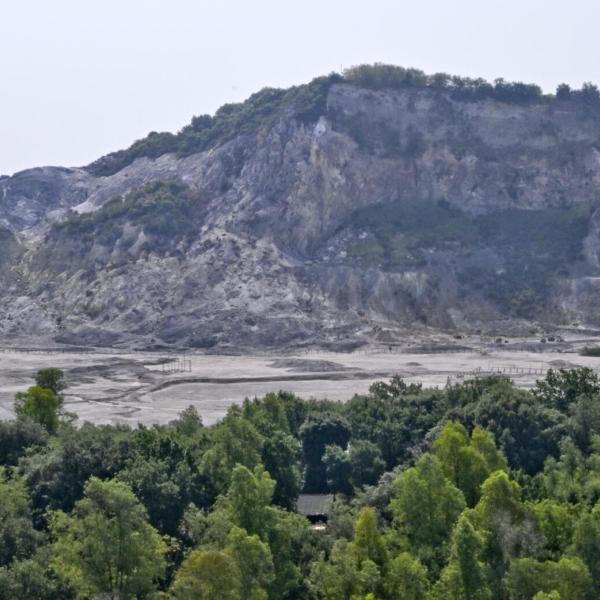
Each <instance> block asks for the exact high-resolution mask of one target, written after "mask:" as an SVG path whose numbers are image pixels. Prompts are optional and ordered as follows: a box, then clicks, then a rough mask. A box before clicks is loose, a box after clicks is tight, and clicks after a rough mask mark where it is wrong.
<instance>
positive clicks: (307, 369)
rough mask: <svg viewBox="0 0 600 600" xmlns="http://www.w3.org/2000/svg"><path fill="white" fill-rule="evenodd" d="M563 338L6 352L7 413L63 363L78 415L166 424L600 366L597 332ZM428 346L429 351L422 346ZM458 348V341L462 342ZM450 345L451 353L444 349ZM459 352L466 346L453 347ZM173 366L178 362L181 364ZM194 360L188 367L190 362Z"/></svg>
mask: <svg viewBox="0 0 600 600" xmlns="http://www.w3.org/2000/svg"><path fill="white" fill-rule="evenodd" d="M564 337H565V341H564V342H562V343H560V344H552V343H546V344H542V343H541V342H540V341H539V340H534V339H530V340H525V339H521V340H511V341H510V343H509V344H504V343H503V344H496V343H494V342H493V341H490V340H480V339H475V337H473V338H472V339H468V340H462V341H461V345H463V342H464V345H465V346H466V345H468V346H469V347H470V348H471V349H470V350H467V351H453V352H449V351H448V347H447V344H439V345H438V346H436V345H435V344H434V343H433V342H430V343H428V344H425V343H422V342H423V340H419V341H417V343H414V345H415V346H416V347H417V351H416V352H415V351H411V349H410V347H408V346H407V347H405V348H404V349H402V348H394V349H392V351H391V352H390V351H389V348H388V347H385V348H383V347H382V348H371V349H369V350H366V351H364V350H363V351H359V352H354V353H350V354H341V353H331V352H325V351H315V352H311V353H304V354H296V355H290V356H272V355H259V354H256V355H245V356H223V355H207V354H199V353H198V354H188V355H186V357H185V360H186V361H190V366H191V370H187V371H185V372H166V371H165V367H166V366H168V364H167V365H165V364H163V363H165V362H166V361H168V360H172V359H173V358H175V356H169V355H167V354H161V353H157V352H116V351H115V352H107V351H93V352H89V353H84V352H68V353H67V352H58V351H56V350H52V351H35V352H27V351H24V350H22V349H20V350H15V349H12V350H11V349H4V350H0V418H4V419H6V418H11V417H12V416H13V412H12V404H13V400H14V395H15V393H16V392H17V391H21V390H25V389H26V388H27V387H28V386H29V385H31V384H32V383H33V375H34V374H35V372H36V371H37V370H38V369H40V368H43V367H49V366H54V367H59V368H61V369H64V370H65V373H66V377H67V381H68V388H67V389H66V390H65V392H64V398H65V408H66V409H67V410H69V411H72V412H74V413H76V414H77V415H78V416H79V420H80V422H83V421H92V422H94V423H129V424H131V425H135V424H137V423H138V422H141V423H145V424H150V423H166V422H168V421H170V420H172V419H174V418H175V417H176V416H177V414H178V413H179V412H180V411H181V410H183V409H184V408H186V407H187V406H188V405H190V404H193V405H194V406H195V407H196V408H197V409H198V411H199V413H200V414H201V416H202V418H203V420H204V423H205V424H207V425H210V424H212V423H214V422H215V421H217V420H218V419H220V418H221V417H223V415H224V414H225V412H226V411H227V409H228V407H229V406H231V405H232V404H235V403H240V402H242V401H243V399H244V398H245V397H254V396H262V395H264V394H266V393H268V392H276V391H278V390H287V391H291V392H294V393H296V394H298V395H300V396H302V397H304V398H329V399H332V400H339V401H345V400H347V399H349V398H351V397H352V395H354V394H360V393H364V392H366V391H367V390H368V388H369V386H370V385H371V384H372V383H373V382H374V381H377V380H382V379H389V378H390V377H391V376H392V375H400V376H402V377H403V378H404V379H405V380H406V381H407V382H415V383H416V382H420V383H423V384H424V385H425V386H438V387H443V386H445V385H446V384H447V383H448V381H450V383H457V382H460V381H463V380H465V379H468V378H470V377H472V376H473V374H474V373H475V374H486V373H491V372H500V373H504V374H506V375H508V376H509V377H511V378H512V379H513V380H514V381H515V383H516V384H517V385H519V386H522V387H530V386H531V385H533V384H534V382H535V380H536V379H539V378H541V377H542V376H543V373H545V371H546V370H547V369H549V368H559V367H574V366H589V367H592V368H594V369H596V368H600V358H596V357H584V356H580V355H579V353H578V351H579V349H580V348H581V347H583V346H584V345H593V344H597V343H598V339H590V338H589V337H584V335H583V334H581V335H577V334H576V333H571V334H568V335H567V334H566V335H565V336H564ZM426 345H427V346H429V349H430V352H424V346H426ZM456 346H458V344H457V345H456ZM441 348H443V351H440V350H441ZM454 349H455V350H457V349H458V348H454ZM173 364H174V363H171V366H173ZM186 366H187V365H186Z"/></svg>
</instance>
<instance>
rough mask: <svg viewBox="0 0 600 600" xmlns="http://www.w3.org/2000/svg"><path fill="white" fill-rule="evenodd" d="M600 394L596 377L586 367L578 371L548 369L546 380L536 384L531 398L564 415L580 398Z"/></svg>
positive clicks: (599, 383)
mask: <svg viewBox="0 0 600 600" xmlns="http://www.w3.org/2000/svg"><path fill="white" fill-rule="evenodd" d="M599 392H600V381H599V380H598V375H596V373H594V371H593V370H592V369H590V368H588V367H582V368H579V369H558V370H555V369H549V370H548V373H547V374H546V378H545V379H543V380H541V381H538V382H536V385H535V388H534V389H533V390H532V394H533V396H534V397H535V398H536V399H537V400H539V401H541V402H543V403H544V404H546V405H547V406H549V407H551V408H556V409H558V410H560V411H562V412H564V413H566V412H567V411H568V410H569V407H570V406H571V405H572V404H573V403H574V402H576V401H577V399H578V398H579V397H581V396H594V395H596V394H598V393H599Z"/></svg>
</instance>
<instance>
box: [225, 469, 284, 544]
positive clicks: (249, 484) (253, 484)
mask: <svg viewBox="0 0 600 600" xmlns="http://www.w3.org/2000/svg"><path fill="white" fill-rule="evenodd" d="M274 490H275V482H274V481H273V480H272V479H271V477H269V474H268V473H267V472H266V471H265V470H264V469H263V468H262V467H256V469H255V470H254V473H253V472H252V471H250V470H249V469H247V468H246V467H244V466H243V465H238V466H237V467H235V469H234V470H233V473H232V475H231V486H230V488H229V492H228V493H227V502H228V506H229V514H230V517H231V520H232V522H233V523H234V524H235V525H237V526H238V527H241V528H242V529H245V530H246V531H247V532H248V533H249V534H250V535H254V534H258V535H260V536H261V537H263V538H264V537H265V536H266V530H267V528H268V526H269V525H270V520H271V519H270V515H271V514H272V511H271V510H270V504H271V499H272V498H273V492H274Z"/></svg>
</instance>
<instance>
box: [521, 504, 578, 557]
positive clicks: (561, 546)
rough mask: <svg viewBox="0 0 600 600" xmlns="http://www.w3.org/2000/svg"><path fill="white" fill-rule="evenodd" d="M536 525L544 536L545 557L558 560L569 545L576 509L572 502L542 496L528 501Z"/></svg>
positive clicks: (571, 538)
mask: <svg viewBox="0 0 600 600" xmlns="http://www.w3.org/2000/svg"><path fill="white" fill-rule="evenodd" d="M528 508H529V509H530V510H531V511H532V513H533V515H534V517H535V521H536V524H537V527H538V528H539V530H540V533H541V534H542V535H543V536H544V547H545V551H546V553H547V555H548V556H547V557H548V558H551V559H553V560H558V559H559V558H560V557H561V556H562V555H563V554H564V553H565V552H566V550H567V549H568V548H569V547H570V546H571V543H572V541H573V533H574V530H575V524H576V520H577V510H576V508H575V507H574V506H573V505H572V504H568V503H566V502H556V501H555V500H551V499H549V498H544V500H541V501H539V502H535V503H530V504H529V505H528Z"/></svg>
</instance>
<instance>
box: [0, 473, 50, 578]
mask: <svg viewBox="0 0 600 600" xmlns="http://www.w3.org/2000/svg"><path fill="white" fill-rule="evenodd" d="M41 541H42V534H41V533H40V532H38V531H36V530H35V529H34V527H33V523H32V514H31V508H30V506H29V497H28V495H27V490H26V489H25V486H24V484H23V481H22V480H21V479H9V478H8V477H7V475H6V471H5V470H4V468H3V467H0V566H2V565H8V564H9V563H10V562H12V561H13V560H21V559H24V558H28V557H29V556H31V554H33V551H34V550H35V548H36V547H37V546H38V545H39V544H40V543H41Z"/></svg>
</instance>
